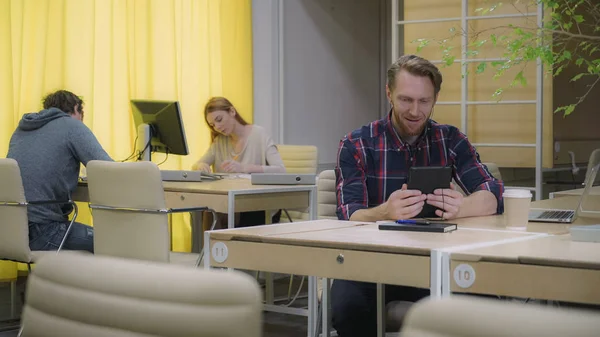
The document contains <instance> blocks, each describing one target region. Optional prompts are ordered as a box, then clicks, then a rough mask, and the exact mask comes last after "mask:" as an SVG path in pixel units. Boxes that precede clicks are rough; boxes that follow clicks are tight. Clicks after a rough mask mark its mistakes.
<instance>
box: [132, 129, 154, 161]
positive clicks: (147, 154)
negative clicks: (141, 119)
mask: <svg viewBox="0 0 600 337" xmlns="http://www.w3.org/2000/svg"><path fill="white" fill-rule="evenodd" d="M137 134H138V140H137V143H136V152H137V153H139V154H140V156H139V158H140V161H151V160H152V145H151V144H150V140H151V139H152V128H151V127H150V124H140V125H139V126H138V128H137Z"/></svg>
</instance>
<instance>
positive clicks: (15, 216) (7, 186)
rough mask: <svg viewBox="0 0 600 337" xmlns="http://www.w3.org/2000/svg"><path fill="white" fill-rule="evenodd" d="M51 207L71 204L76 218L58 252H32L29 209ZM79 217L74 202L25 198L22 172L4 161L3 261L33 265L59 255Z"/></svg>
mask: <svg viewBox="0 0 600 337" xmlns="http://www.w3.org/2000/svg"><path fill="white" fill-rule="evenodd" d="M41 204H45V205H49V204H71V205H73V209H74V215H73V219H72V220H71V223H70V224H69V226H68V227H67V232H66V233H65V236H64V237H63V240H62V242H61V244H60V246H59V247H58V249H57V250H56V251H31V249H30V248H29V220H28V218H27V206H29V205H41ZM76 218H77V205H76V204H75V203H74V202H73V201H71V200H34V201H27V200H26V199H25V191H24V190H23V181H22V179H21V170H20V169H19V165H18V164H17V161H15V160H14V159H8V158H7V159H0V260H8V261H15V262H21V263H26V264H27V266H28V267H29V268H30V270H31V264H32V263H34V262H35V261H36V260H37V259H38V258H40V256H42V255H47V254H55V253H57V252H59V251H60V250H61V249H62V247H63V245H64V243H65V238H66V237H67V235H68V233H69V231H70V230H71V225H72V224H73V222H74V221H75V219H76ZM15 301H16V280H14V281H11V316H12V317H15V316H16V303H15Z"/></svg>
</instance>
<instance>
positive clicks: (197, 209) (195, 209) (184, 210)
mask: <svg viewBox="0 0 600 337" xmlns="http://www.w3.org/2000/svg"><path fill="white" fill-rule="evenodd" d="M200 211H212V210H211V209H210V208H208V207H205V206H204V207H183V208H169V213H189V212H200Z"/></svg>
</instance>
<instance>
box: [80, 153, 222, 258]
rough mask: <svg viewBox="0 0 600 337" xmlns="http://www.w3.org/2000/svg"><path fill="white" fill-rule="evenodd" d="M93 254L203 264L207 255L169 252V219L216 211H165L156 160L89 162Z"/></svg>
mask: <svg viewBox="0 0 600 337" xmlns="http://www.w3.org/2000/svg"><path fill="white" fill-rule="evenodd" d="M87 179H88V189H89V198H90V208H91V209H92V215H93V218H94V253H95V254H100V255H110V256H119V257H125V258H132V259H141V260H148V261H157V262H170V263H177V264H185V265H194V264H195V266H199V265H200V264H201V262H202V257H203V253H202V252H201V253H200V254H193V253H178V252H172V251H171V240H170V235H169V219H168V215H169V214H171V213H176V212H197V211H208V212H212V213H213V219H214V220H213V222H212V227H211V229H214V226H215V224H216V216H214V215H215V212H214V210H212V209H209V208H207V207H200V206H199V207H192V208H167V206H166V202H165V196H164V189H163V186H162V178H161V174H160V170H159V169H158V166H157V165H156V164H154V163H152V162H148V161H143V162H134V163H119V162H107V161H90V162H89V163H88V165H87Z"/></svg>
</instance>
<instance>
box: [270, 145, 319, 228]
mask: <svg viewBox="0 0 600 337" xmlns="http://www.w3.org/2000/svg"><path fill="white" fill-rule="evenodd" d="M277 150H279V154H280V155H281V160H283V165H284V166H285V172H286V173H313V174H316V173H317V160H318V155H319V153H318V149H317V147H316V146H312V145H283V144H279V145H277ZM306 220H308V210H305V209H287V210H284V211H283V214H282V216H281V219H280V222H291V221H293V222H296V221H306Z"/></svg>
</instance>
